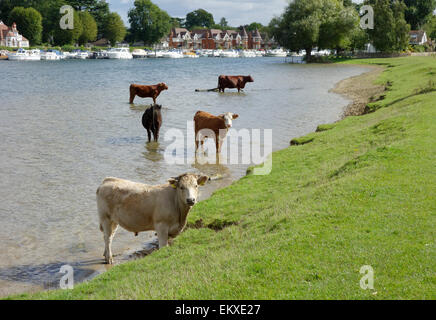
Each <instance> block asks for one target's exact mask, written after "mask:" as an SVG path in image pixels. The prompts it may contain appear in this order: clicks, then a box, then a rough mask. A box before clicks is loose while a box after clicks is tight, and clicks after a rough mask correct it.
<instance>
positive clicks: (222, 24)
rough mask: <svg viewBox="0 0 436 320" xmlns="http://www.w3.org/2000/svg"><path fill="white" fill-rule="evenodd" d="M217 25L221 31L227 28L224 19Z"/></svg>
mask: <svg viewBox="0 0 436 320" xmlns="http://www.w3.org/2000/svg"><path fill="white" fill-rule="evenodd" d="M219 25H220V28H221V29H226V28H227V27H228V26H229V23H228V22H227V20H226V18H224V17H222V18H221V20H220V23H219Z"/></svg>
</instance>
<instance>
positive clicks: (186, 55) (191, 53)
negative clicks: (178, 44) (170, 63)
mask: <svg viewBox="0 0 436 320" xmlns="http://www.w3.org/2000/svg"><path fill="white" fill-rule="evenodd" d="M183 56H184V57H185V58H199V57H200V56H199V55H198V54H196V53H195V52H184V53H183Z"/></svg>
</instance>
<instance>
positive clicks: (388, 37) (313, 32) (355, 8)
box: [269, 0, 436, 60]
mask: <svg viewBox="0 0 436 320" xmlns="http://www.w3.org/2000/svg"><path fill="white" fill-rule="evenodd" d="M363 5H369V6H371V7H372V8H373V10H374V15H373V17H374V26H373V28H362V27H361V25H360V22H361V18H362V17H361V16H360V9H361V7H362V6H363ZM435 9H436V0H365V1H364V2H363V3H361V4H356V3H353V1H352V0H292V1H291V2H290V3H289V5H288V6H287V8H286V9H285V11H284V13H283V14H282V15H281V16H279V17H275V18H273V19H272V20H271V22H270V25H269V27H270V30H271V32H272V34H273V35H274V36H275V38H276V40H277V41H278V42H279V43H280V45H281V46H283V47H285V48H287V49H290V50H292V51H300V50H305V51H306V59H308V60H310V59H311V53H312V51H313V49H314V48H318V49H336V50H337V51H338V52H341V51H344V50H351V51H354V50H356V49H363V48H364V47H365V45H366V44H368V43H372V44H373V45H374V46H375V48H376V49H377V50H378V51H381V52H401V51H405V50H406V49H408V46H409V31H410V30H411V29H412V30H417V29H425V30H426V31H427V33H428V34H429V35H430V36H436V29H435V27H436V20H435V16H434V15H433V12H434V10H435Z"/></svg>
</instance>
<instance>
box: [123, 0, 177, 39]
mask: <svg viewBox="0 0 436 320" xmlns="http://www.w3.org/2000/svg"><path fill="white" fill-rule="evenodd" d="M134 6H135V7H134V8H133V9H131V10H130V11H129V13H128V16H129V22H130V30H131V32H132V36H133V38H134V39H135V40H141V41H144V43H145V44H148V45H151V44H154V43H157V42H158V41H159V40H161V39H162V37H163V36H165V35H167V34H168V33H169V32H170V29H171V17H170V16H169V15H168V13H167V12H166V11H163V10H161V9H160V8H159V7H158V6H157V5H155V4H154V3H152V2H151V1H150V0H135V2H134Z"/></svg>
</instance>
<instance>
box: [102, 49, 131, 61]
mask: <svg viewBox="0 0 436 320" xmlns="http://www.w3.org/2000/svg"><path fill="white" fill-rule="evenodd" d="M107 56H108V58H109V59H133V55H132V54H131V53H130V50H129V48H113V49H111V50H109V51H108V53H107Z"/></svg>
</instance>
